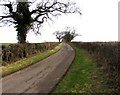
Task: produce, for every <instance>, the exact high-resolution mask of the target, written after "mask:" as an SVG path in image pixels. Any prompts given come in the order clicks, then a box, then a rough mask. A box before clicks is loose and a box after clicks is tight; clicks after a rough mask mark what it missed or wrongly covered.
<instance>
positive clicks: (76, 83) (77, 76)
mask: <svg viewBox="0 0 120 95" xmlns="http://www.w3.org/2000/svg"><path fill="white" fill-rule="evenodd" d="M74 49H75V51H76V57H75V60H74V62H73V64H72V66H71V68H70V69H69V71H68V72H67V74H66V76H65V77H64V78H63V79H62V81H61V82H60V83H59V84H58V86H57V87H56V89H55V90H54V91H53V93H52V94H55V93H106V92H108V91H107V89H106V86H105V85H104V84H102V81H101V80H100V76H99V70H98V69H97V66H96V63H95V61H94V60H93V59H92V58H91V57H90V55H89V54H88V53H87V52H86V51H85V50H83V49H79V48H78V47H76V46H75V45H74ZM70 95H71V94H70Z"/></svg>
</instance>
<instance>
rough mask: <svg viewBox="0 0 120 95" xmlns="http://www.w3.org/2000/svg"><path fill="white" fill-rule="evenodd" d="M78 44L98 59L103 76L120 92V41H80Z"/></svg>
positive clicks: (112, 88)
mask: <svg viewBox="0 0 120 95" xmlns="http://www.w3.org/2000/svg"><path fill="white" fill-rule="evenodd" d="M76 45H77V46H79V47H80V48H84V49H85V50H87V51H88V52H89V53H90V54H91V55H92V56H93V57H94V58H95V59H96V62H97V66H98V67H99V69H100V72H101V78H103V80H105V83H106V84H107V85H108V87H109V88H110V90H112V92H119V90H120V77H119V75H118V74H119V67H120V63H119V50H120V47H119V46H120V42H84V43H82V42H80V43H76Z"/></svg>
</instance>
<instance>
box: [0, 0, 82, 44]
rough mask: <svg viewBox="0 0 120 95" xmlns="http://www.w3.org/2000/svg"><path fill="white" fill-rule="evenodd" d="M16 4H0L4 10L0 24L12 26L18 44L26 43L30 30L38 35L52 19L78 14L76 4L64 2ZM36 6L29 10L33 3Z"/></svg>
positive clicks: (43, 0)
mask: <svg viewBox="0 0 120 95" xmlns="http://www.w3.org/2000/svg"><path fill="white" fill-rule="evenodd" d="M17 1H18V2H10V0H9V2H5V4H0V5H1V6H4V7H5V8H6V9H5V10H4V11H5V13H4V15H0V23H1V24H3V25H11V24H14V25H15V28H16V31H17V38H18V42H19V43H25V42H26V36H27V33H28V31H29V30H31V29H32V31H34V32H35V33H39V29H40V27H41V25H42V24H43V23H44V22H45V21H48V20H52V19H53V17H56V16H59V15H61V14H67V13H79V14H80V15H81V12H80V9H79V7H77V6H76V3H74V2H70V1H66V0H40V1H39V0H35V1H33V2H32V1H31V2H28V0H22V1H24V2H20V1H21V0H17ZM37 1H39V3H36V6H34V8H31V5H32V4H33V3H35V2H37Z"/></svg>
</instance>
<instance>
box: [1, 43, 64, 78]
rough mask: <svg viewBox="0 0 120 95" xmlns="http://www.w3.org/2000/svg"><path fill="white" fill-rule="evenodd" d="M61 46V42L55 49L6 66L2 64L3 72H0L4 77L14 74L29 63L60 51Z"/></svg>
mask: <svg viewBox="0 0 120 95" xmlns="http://www.w3.org/2000/svg"><path fill="white" fill-rule="evenodd" d="M61 47H62V43H61V44H59V45H58V46H57V47H55V48H54V49H53V50H48V51H46V52H43V53H40V54H37V55H35V56H33V57H29V58H24V59H21V60H19V61H17V62H15V63H12V64H8V65H6V66H2V67H0V68H1V69H2V72H0V75H2V77H4V76H7V75H9V74H12V73H14V72H16V71H19V70H21V69H23V68H26V67H28V66H29V65H31V64H34V63H36V62H39V61H41V60H43V59H45V58H46V57H48V56H50V55H52V54H54V53H56V52H57V51H59V50H60V49H61Z"/></svg>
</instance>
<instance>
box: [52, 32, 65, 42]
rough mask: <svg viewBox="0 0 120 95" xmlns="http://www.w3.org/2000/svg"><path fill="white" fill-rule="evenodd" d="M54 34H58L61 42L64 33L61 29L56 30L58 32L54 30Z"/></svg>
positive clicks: (57, 36) (57, 37)
mask: <svg viewBox="0 0 120 95" xmlns="http://www.w3.org/2000/svg"><path fill="white" fill-rule="evenodd" d="M53 34H54V35H55V36H56V39H58V40H59V42H61V40H62V38H63V34H64V33H63V32H61V31H56V32H54V33H53Z"/></svg>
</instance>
